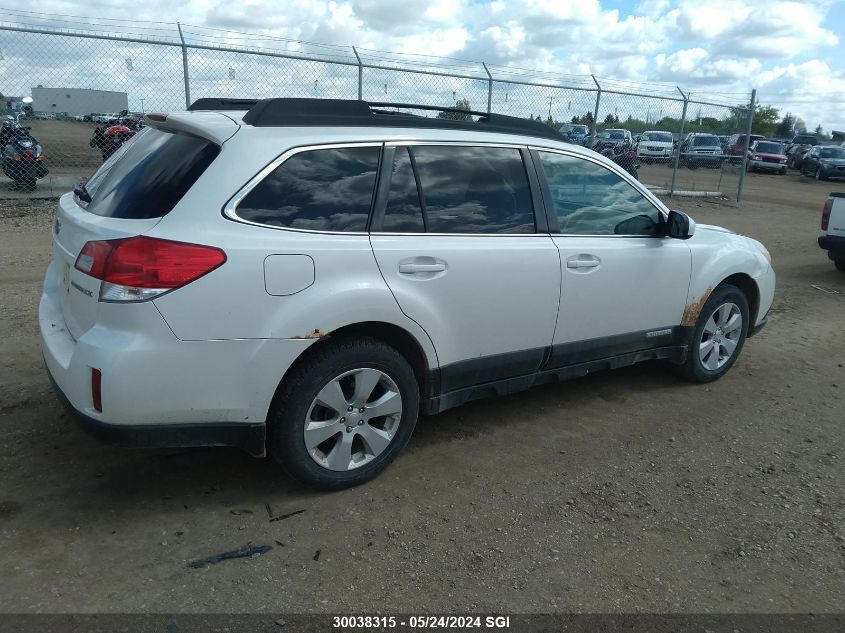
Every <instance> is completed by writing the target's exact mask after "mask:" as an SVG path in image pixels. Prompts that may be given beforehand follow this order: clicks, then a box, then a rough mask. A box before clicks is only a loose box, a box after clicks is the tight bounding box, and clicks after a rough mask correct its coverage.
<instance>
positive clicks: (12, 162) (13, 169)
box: [0, 116, 49, 191]
mask: <svg viewBox="0 0 845 633" xmlns="http://www.w3.org/2000/svg"><path fill="white" fill-rule="evenodd" d="M29 130H30V128H28V127H24V126H22V125H21V124H20V116H18V117H17V118H14V119H13V118H11V117H9V118H7V119H6V120H5V121H4V122H3V125H2V128H0V147H2V148H3V173H4V174H6V176H7V177H8V178H9V179H10V180H11V181H12V182H13V183H14V187H15V189H25V190H27V191H34V190H35V188H36V186H37V185H36V182H37V181H38V180H40V179H41V178H44V176H46V175H47V174H48V173H49V171H48V170H47V167H46V166H45V165H44V151H43V150H42V148H41V145H40V144H39V143H38V141H37V140H36V139H35V137H34V136H32V134H30V132H29Z"/></svg>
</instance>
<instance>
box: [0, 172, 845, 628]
mask: <svg viewBox="0 0 845 633" xmlns="http://www.w3.org/2000/svg"><path fill="white" fill-rule="evenodd" d="M757 178H769V181H767V182H764V181H763V180H760V181H759V183H757V181H756V179H757ZM750 180H751V181H753V182H754V183H755V185H756V186H758V187H759V190H760V191H761V192H765V195H766V196H767V197H766V198H763V197H762V194H761V196H759V197H757V200H758V202H754V201H748V202H746V203H744V204H743V206H742V207H741V208H739V209H737V208H734V207H730V206H722V205H718V204H713V203H707V202H696V201H689V200H681V199H677V200H674V201H672V204H673V206H676V207H680V208H682V209H684V210H686V211H688V212H689V213H691V215H693V217H694V218H696V219H697V220H698V221H700V222H709V223H716V224H721V225H724V226H727V227H729V228H732V229H734V230H737V231H740V232H743V233H747V234H749V235H752V236H754V237H756V238H758V239H760V240H762V241H763V242H764V243H766V244H767V245H768V247H769V249H770V250H771V252H772V255H773V258H774V262H775V268H776V270H777V273H778V291H777V296H776V301H775V307H774V310H773V311H772V314H771V318H770V323H769V325H768V327H767V328H765V329H764V330H763V331H762V332H761V333H760V334H759V335H758V336H757V337H756V338H754V339H752V340H751V341H750V342H749V343H748V345H746V347H745V349H744V351H743V355H742V357H741V358H740V360H739V362H738V363H737V364H736V366H735V367H734V369H733V370H732V371H731V372H730V373H729V374H728V375H727V376H726V377H725V378H724V379H722V380H720V381H718V382H716V383H712V384H710V385H691V384H688V383H685V382H683V381H682V380H680V379H678V378H677V377H675V376H674V375H673V374H672V373H671V372H669V371H667V370H666V368H665V367H663V366H661V365H659V364H652V365H644V366H639V367H634V368H628V369H624V370H618V371H615V372H607V373H603V374H597V375H593V376H590V377H587V378H584V379H580V380H576V381H572V382H568V383H562V384H560V385H550V386H546V387H542V388H538V389H534V390H532V391H529V392H526V393H522V394H518V395H514V396H511V397H507V398H500V399H495V400H487V401H482V402H477V403H474V404H471V405H468V406H465V407H462V408H459V409H454V410H451V411H448V412H446V413H444V414H442V415H440V416H436V417H432V418H426V419H423V420H421V421H420V424H419V425H418V427H417V432H416V434H415V436H414V437H413V438H412V440H411V443H410V446H409V448H408V450H407V451H406V452H405V453H404V454H403V455H402V456H400V458H399V459H398V461H397V462H396V463H395V464H394V465H393V466H392V467H391V468H389V469H388V470H387V471H386V472H385V473H384V474H383V475H381V476H380V477H379V478H377V479H376V480H375V481H373V482H371V483H368V484H366V485H363V486H361V487H358V488H356V489H353V490H346V491H343V492H338V493H331V494H326V493H315V492H313V491H310V490H306V489H303V488H301V487H299V486H298V485H296V484H295V483H293V482H291V481H290V480H288V479H286V478H285V477H284V476H283V475H281V474H280V473H279V471H278V470H277V468H276V467H275V466H274V465H273V463H272V462H271V461H269V460H256V459H253V458H251V457H249V456H247V455H245V454H241V453H239V452H237V451H235V450H226V449H208V450H205V449H203V450H178V451H177V450H148V451H130V450H125V449H118V448H113V447H109V446H105V445H102V444H100V443H98V442H97V441H95V440H93V439H90V438H89V437H88V436H86V435H85V434H84V433H83V432H82V431H80V430H79V429H78V428H77V427H76V426H75V425H74V424H73V423H72V422H71V420H70V419H69V417H68V416H67V415H66V414H65V413H64V412H63V411H62V409H61V407H60V405H59V404H58V402H57V401H56V399H55V398H54V396H53V395H52V393H51V391H50V387H49V384H48V382H47V379H46V376H45V374H44V371H43V369H42V366H41V359H40V351H39V345H38V337H37V323H36V310H37V303H38V294H39V291H40V281H41V278H42V275H43V271H44V268H45V266H46V263H47V261H48V258H49V249H50V231H49V227H50V222H51V220H52V204H50V203H48V204H46V205H45V204H41V205H37V204H36V203H33V206H30V207H22V206H20V205H18V206H6V207H1V208H0V350H2V354H0V437H2V440H0V473H2V475H0V568H2V569H3V574H2V579H0V610H4V611H16V612H127V611H128V612H147V611H153V612H168V613H179V612H209V611H214V612H227V611H234V612H284V611H295V612H303V611H305V612H375V611H380V612H397V611H404V612H415V611H416V612H418V611H421V610H426V611H443V612H450V611H477V612H489V611H498V612H503V611H504V612H519V613H530V612H564V611H566V612H572V611H574V612H687V613H690V612H716V613H737V612H781V613H784V612H808V611H809V612H816V613H822V612H840V611H842V610H843V607H845V527H843V526H845V495H844V494H843V487H842V482H843V476H845V468H843V440H844V439H845V429H843V417H845V416H843V410H845V407H843V397H842V392H843V389H845V368H843V364H845V332H843V327H842V326H843V323H845V274H842V273H840V272H837V271H836V270H835V269H834V267H833V264H832V262H830V261H828V260H827V259H826V257H825V254H824V253H823V252H822V251H821V250H820V249H819V248H818V247H817V245H816V242H815V238H816V235H817V228H818V221H819V216H820V211H821V205H822V202H823V200H824V198H825V196H826V194H827V192H828V191H829V190H830V189H831V187H833V188H834V189H835V188H837V185H831V184H830V183H815V182H809V181H806V182H805V181H800V180H799V179H798V177H796V176H791V175H790V176H787V177H785V178H784V177H776V176H771V177H767V176H753V177H751V179H750ZM752 189H753V188H752ZM749 200H750V198H749ZM760 200H766V202H765V203H764V202H760ZM814 286H818V288H821V290H820V289H817V288H815V287H814ZM296 511H303V512H300V513H298V514H293V515H292V516H290V517H288V518H284V519H280V520H276V521H271V520H270V517H271V516H272V517H277V516H280V515H284V514H289V513H293V512H296ZM246 544H252V545H255V546H261V545H267V546H270V547H272V549H271V550H269V551H267V552H266V553H264V554H262V555H260V556H257V557H254V558H241V559H236V560H228V561H225V562H222V563H219V564H217V565H211V566H208V567H205V568H200V569H193V568H190V567H188V566H187V565H186V562H187V561H191V560H195V559H199V558H203V557H206V556H209V555H213V554H217V553H220V552H225V551H228V550H234V549H236V548H239V547H241V546H244V545H246Z"/></svg>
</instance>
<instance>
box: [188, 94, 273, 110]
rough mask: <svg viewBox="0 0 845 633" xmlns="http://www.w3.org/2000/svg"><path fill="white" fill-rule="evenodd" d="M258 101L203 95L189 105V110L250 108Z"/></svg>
mask: <svg viewBox="0 0 845 633" xmlns="http://www.w3.org/2000/svg"><path fill="white" fill-rule="evenodd" d="M256 103H258V99H228V98H225V97H223V98H219V97H203V98H202V99H197V100H196V101H194V102H193V103H192V104H191V105H189V106H188V111H189V112H196V111H197V110H218V111H220V110H224V111H227V110H249V109H250V108H252V107H253V106H254V105H255V104H256Z"/></svg>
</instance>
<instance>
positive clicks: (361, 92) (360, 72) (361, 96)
mask: <svg viewBox="0 0 845 633" xmlns="http://www.w3.org/2000/svg"><path fill="white" fill-rule="evenodd" d="M352 52H353V53H355V59H357V60H358V101H363V100H364V64H363V63H362V62H361V56H360V55H359V54H358V49H357V48H355V47H354V46H353V47H352Z"/></svg>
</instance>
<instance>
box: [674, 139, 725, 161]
mask: <svg viewBox="0 0 845 633" xmlns="http://www.w3.org/2000/svg"><path fill="white" fill-rule="evenodd" d="M679 151H680V154H681V155H680V158H679V164H680V165H683V166H684V167H689V168H691V169H694V168H696V167H714V168H719V167H721V166H722V146H721V144H720V143H719V137H718V136H716V135H715V134H705V133H702V132H693V133H691V134H689V135H687V137H686V138H685V139H684V142H683V143H681V147H680V149H679Z"/></svg>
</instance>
